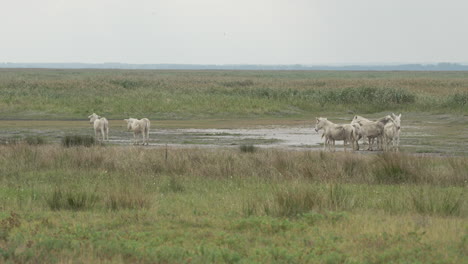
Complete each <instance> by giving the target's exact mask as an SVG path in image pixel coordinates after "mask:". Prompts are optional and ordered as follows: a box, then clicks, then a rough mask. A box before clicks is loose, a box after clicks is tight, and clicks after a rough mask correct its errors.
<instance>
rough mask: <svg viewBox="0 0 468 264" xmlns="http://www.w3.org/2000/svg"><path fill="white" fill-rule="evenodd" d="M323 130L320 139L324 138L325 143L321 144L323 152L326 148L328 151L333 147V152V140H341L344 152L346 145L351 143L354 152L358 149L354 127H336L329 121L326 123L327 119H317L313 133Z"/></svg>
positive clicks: (347, 125) (336, 125)
mask: <svg viewBox="0 0 468 264" xmlns="http://www.w3.org/2000/svg"><path fill="white" fill-rule="evenodd" d="M321 129H323V130H324V132H323V134H322V137H325V142H324V144H323V150H325V148H326V147H327V146H328V149H330V150H331V146H330V145H333V151H334V150H335V140H343V147H344V151H346V144H347V143H348V142H350V143H351V145H352V148H353V149H354V150H358V149H359V144H357V131H356V129H357V128H356V126H355V125H349V124H344V125H338V124H335V123H333V122H331V121H328V119H327V118H324V117H318V118H317V123H316V124H315V131H316V132H318V131H319V130H321Z"/></svg>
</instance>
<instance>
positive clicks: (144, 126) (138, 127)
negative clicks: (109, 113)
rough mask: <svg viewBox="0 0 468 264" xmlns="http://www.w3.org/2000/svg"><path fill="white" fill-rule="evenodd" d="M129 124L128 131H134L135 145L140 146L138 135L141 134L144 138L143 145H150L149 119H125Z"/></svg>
mask: <svg viewBox="0 0 468 264" xmlns="http://www.w3.org/2000/svg"><path fill="white" fill-rule="evenodd" d="M124 121H126V122H127V129H128V131H133V144H135V145H138V140H137V135H139V134H141V135H142V137H143V141H142V143H143V145H149V143H148V140H149V130H150V121H149V119H148V118H142V119H141V120H138V119H136V118H129V119H124Z"/></svg>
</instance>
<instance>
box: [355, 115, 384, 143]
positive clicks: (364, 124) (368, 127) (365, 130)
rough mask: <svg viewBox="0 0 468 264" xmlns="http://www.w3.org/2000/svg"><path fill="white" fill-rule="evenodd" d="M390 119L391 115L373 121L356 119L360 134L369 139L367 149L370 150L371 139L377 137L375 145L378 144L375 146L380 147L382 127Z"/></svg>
mask: <svg viewBox="0 0 468 264" xmlns="http://www.w3.org/2000/svg"><path fill="white" fill-rule="evenodd" d="M390 121H392V117H391V116H389V115H387V116H385V117H382V118H380V119H379V120H377V121H375V122H374V121H365V120H361V121H357V123H358V124H359V125H361V135H362V136H363V137H364V138H367V139H368V141H369V148H368V149H367V150H372V143H373V141H372V140H373V139H374V138H376V139H377V145H379V146H377V148H380V149H382V141H383V140H382V139H383V133H384V127H385V125H386V124H387V123H388V122H390Z"/></svg>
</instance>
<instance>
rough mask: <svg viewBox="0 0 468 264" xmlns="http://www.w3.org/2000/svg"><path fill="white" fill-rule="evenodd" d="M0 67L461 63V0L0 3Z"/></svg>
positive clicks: (465, 32) (465, 4) (464, 51)
mask: <svg viewBox="0 0 468 264" xmlns="http://www.w3.org/2000/svg"><path fill="white" fill-rule="evenodd" d="M0 34H1V35H0V62H84V63H103V62H121V63H141V64H159V63H177V64H314V65H316V64H333V65H336V64H356V63H358V64H370V63H386V64H391V63H436V62H462V63H466V62H468V1H467V0H443V1H442V0H1V7H0Z"/></svg>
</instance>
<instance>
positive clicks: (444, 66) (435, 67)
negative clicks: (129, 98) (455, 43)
mask: <svg viewBox="0 0 468 264" xmlns="http://www.w3.org/2000/svg"><path fill="white" fill-rule="evenodd" d="M0 68H41V69H147V70H153V69H154V70H325V71H468V65H464V64H459V63H437V64H400V65H385V64H383V65H344V66H327V65H302V64H290V65H281V64H278V65H263V64H219V65H218V64H126V63H96V64H91V63H10V62H4V63H0Z"/></svg>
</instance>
